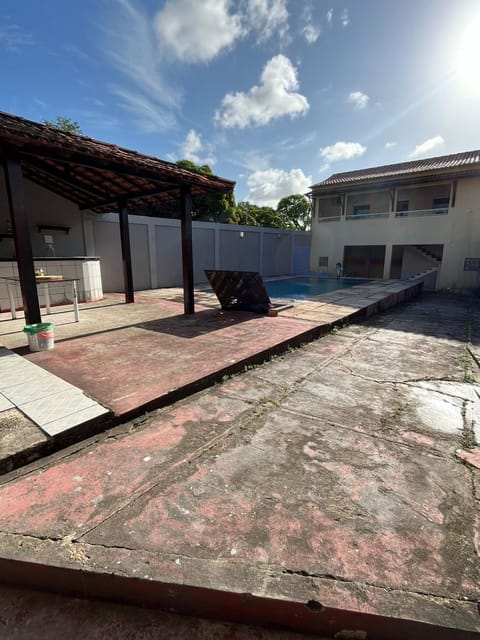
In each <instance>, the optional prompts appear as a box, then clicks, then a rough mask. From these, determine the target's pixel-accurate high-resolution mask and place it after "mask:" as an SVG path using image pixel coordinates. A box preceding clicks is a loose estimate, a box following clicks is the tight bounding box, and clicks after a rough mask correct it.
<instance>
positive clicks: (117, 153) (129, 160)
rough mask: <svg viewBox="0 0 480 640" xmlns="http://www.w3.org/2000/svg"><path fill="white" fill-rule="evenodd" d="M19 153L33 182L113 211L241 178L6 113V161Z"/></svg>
mask: <svg viewBox="0 0 480 640" xmlns="http://www.w3.org/2000/svg"><path fill="white" fill-rule="evenodd" d="M7 154H8V156H9V157H13V156H15V155H17V156H18V157H19V159H20V163H21V166H22V171H23V174H24V176H25V177H26V178H28V179H29V180H32V181H33V182H36V183H37V184H39V185H41V186H43V187H45V188H47V189H49V190H50V191H54V192H55V193H58V194H59V195H61V196H63V197H65V198H67V199H68V200H71V201H73V202H76V203H77V204H78V205H79V207H80V208H81V209H91V210H92V211H96V212H104V211H111V210H112V209H114V208H116V205H117V203H118V202H119V200H122V199H127V200H128V201H129V202H132V203H133V204H142V203H148V202H150V203H158V202H159V201H161V200H171V199H175V198H177V197H178V196H179V193H180V190H181V188H182V187H190V189H191V192H192V195H193V196H195V195H199V194H202V193H206V192H208V191H217V192H223V193H227V192H231V191H232V190H233V188H234V186H235V182H233V181H231V180H226V179H224V178H219V177H218V176H214V175H205V174H201V173H197V172H195V171H189V170H188V169H183V168H182V167H180V166H178V165H176V164H174V163H171V162H166V161H164V160H159V159H158V158H155V157H152V156H147V155H144V154H142V153H138V152H136V151H131V150H130V149H125V148H122V147H118V146H116V145H114V144H110V143H108V142H101V141H99V140H95V139H93V138H88V137H86V136H83V135H78V134H75V133H68V132H65V131H62V130H59V129H56V128H55V127H51V126H47V125H44V124H39V123H38V122H32V121H31V120H26V119H25V118H20V117H18V116H14V115H12V114H9V113H4V112H1V111H0V159H1V158H2V155H3V156H4V157H5V156H6V155H7Z"/></svg>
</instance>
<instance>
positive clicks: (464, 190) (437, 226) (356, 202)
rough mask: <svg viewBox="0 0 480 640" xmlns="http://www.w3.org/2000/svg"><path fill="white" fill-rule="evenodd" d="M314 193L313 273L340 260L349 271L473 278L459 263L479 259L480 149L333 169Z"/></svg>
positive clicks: (432, 281)
mask: <svg viewBox="0 0 480 640" xmlns="http://www.w3.org/2000/svg"><path fill="white" fill-rule="evenodd" d="M311 197H312V218H313V219H312V249H311V270H312V271H317V272H320V273H325V274H326V273H328V274H329V275H334V274H335V265H336V264H337V263H338V262H340V263H341V264H342V267H343V273H344V275H347V276H358V277H366V278H399V279H409V278H412V277H415V276H417V275H418V274H423V276H424V278H425V287H426V288H430V289H470V288H472V287H475V286H476V285H477V284H478V279H477V276H478V274H477V273H475V272H472V271H465V270H464V269H465V266H467V268H468V266H469V265H468V261H467V265H466V264H465V259H466V258H480V151H467V152H465V153H456V154H453V155H448V156H440V157H436V158H428V159H425V160H414V161H411V162H402V163H400V164H392V165H385V166H381V167H373V168H370V169H363V170H359V171H349V172H346V173H336V174H334V175H332V176H330V177H329V178H327V179H326V180H323V182H319V183H318V184H315V185H313V186H312V191H311ZM470 266H472V263H471V262H470Z"/></svg>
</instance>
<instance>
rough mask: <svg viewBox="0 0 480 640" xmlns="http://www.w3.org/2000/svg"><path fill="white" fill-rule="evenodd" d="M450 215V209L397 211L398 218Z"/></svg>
mask: <svg viewBox="0 0 480 640" xmlns="http://www.w3.org/2000/svg"><path fill="white" fill-rule="evenodd" d="M446 215H448V207H447V208H446V209H417V210H412V211H396V212H395V217H396V218H415V217H416V216H418V217H419V216H446Z"/></svg>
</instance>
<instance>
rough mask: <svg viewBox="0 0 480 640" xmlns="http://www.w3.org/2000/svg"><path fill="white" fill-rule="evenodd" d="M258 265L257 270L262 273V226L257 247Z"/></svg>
mask: <svg viewBox="0 0 480 640" xmlns="http://www.w3.org/2000/svg"><path fill="white" fill-rule="evenodd" d="M259 262H260V264H259V266H258V271H259V272H260V273H262V271H263V227H262V228H261V229H260V247H259Z"/></svg>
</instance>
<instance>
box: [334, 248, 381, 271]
mask: <svg viewBox="0 0 480 640" xmlns="http://www.w3.org/2000/svg"><path fill="white" fill-rule="evenodd" d="M384 263H385V245H363V246H358V247H356V246H346V247H344V249H343V273H344V275H347V276H352V277H355V278H383V266H384Z"/></svg>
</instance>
